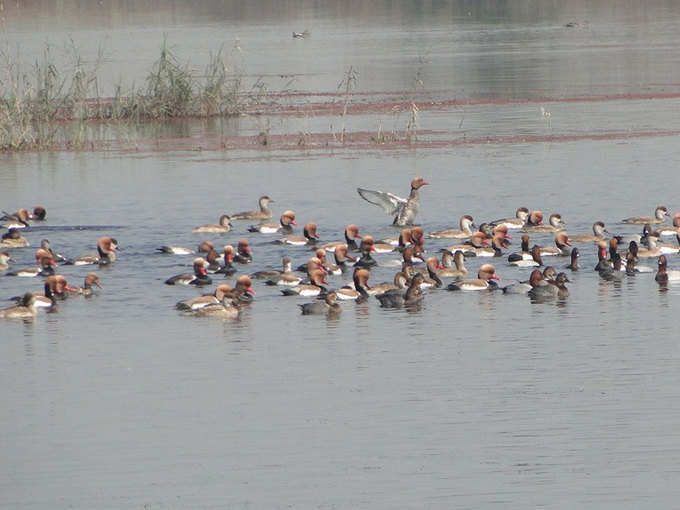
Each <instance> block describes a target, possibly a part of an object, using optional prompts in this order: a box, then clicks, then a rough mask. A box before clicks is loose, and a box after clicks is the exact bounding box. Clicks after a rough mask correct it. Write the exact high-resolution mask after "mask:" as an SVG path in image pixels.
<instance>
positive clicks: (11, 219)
mask: <svg viewBox="0 0 680 510" xmlns="http://www.w3.org/2000/svg"><path fill="white" fill-rule="evenodd" d="M3 214H4V215H3V216H2V218H0V221H2V226H3V227H5V228H26V227H28V226H29V224H28V222H29V221H30V220H32V219H33V215H31V213H30V212H28V210H27V209H19V210H18V211H17V212H15V213H13V214H10V213H7V212H5V211H3Z"/></svg>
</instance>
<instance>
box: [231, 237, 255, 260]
mask: <svg viewBox="0 0 680 510" xmlns="http://www.w3.org/2000/svg"><path fill="white" fill-rule="evenodd" d="M252 261H253V250H251V249H250V244H248V239H241V240H240V241H239V242H238V245H237V246H236V254H235V255H234V262H238V263H239V264H250V263H251V262H252Z"/></svg>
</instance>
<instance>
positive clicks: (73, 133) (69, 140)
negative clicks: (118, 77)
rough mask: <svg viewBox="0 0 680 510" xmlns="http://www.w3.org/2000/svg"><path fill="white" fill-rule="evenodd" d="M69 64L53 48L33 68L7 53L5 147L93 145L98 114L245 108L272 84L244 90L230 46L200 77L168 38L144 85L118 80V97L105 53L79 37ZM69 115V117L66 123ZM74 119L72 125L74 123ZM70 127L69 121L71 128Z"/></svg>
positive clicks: (2, 110) (2, 91)
mask: <svg viewBox="0 0 680 510" xmlns="http://www.w3.org/2000/svg"><path fill="white" fill-rule="evenodd" d="M69 56H70V58H69V63H68V64H67V65H64V66H62V67H59V66H58V65H57V64H56V63H55V62H56V60H57V59H56V58H55V56H54V55H53V49H52V48H51V47H50V46H46V48H45V50H44V52H43V54H42V55H41V57H40V58H38V59H37V60H36V61H35V63H34V64H33V66H31V68H30V69H29V70H28V71H23V70H21V69H20V68H19V65H18V63H17V62H18V61H19V59H18V58H17V57H16V56H14V55H12V54H11V53H10V51H9V48H5V49H4V50H3V51H0V150H1V151H10V150H23V149H44V148H49V147H52V146H54V145H56V144H59V143H65V144H67V145H69V146H78V145H79V144H82V143H86V141H87V140H86V138H87V133H88V131H89V130H88V129H86V127H85V126H83V125H76V126H73V125H72V124H74V123H76V124H77V123H81V124H82V123H85V122H88V121H92V120H104V121H145V120H156V119H167V118H181V117H214V116H226V115H235V114H238V113H240V111H241V110H242V109H243V106H244V105H245V104H246V103H251V102H256V101H258V100H259V95H260V94H261V92H262V90H263V88H264V85H263V84H261V83H256V85H255V87H254V88H253V89H252V90H251V91H250V92H249V93H244V92H243V90H242V89H243V78H242V73H241V72H240V71H239V70H238V69H236V68H235V67H232V66H230V64H229V62H228V59H227V58H225V52H224V48H223V47H222V48H220V49H219V50H218V51H217V52H215V53H211V54H210V57H209V61H208V64H207V65H206V68H205V72H204V73H203V74H201V75H197V74H195V73H192V72H191V71H190V65H189V63H188V62H187V63H182V62H181V61H180V60H179V58H178V57H177V56H176V55H175V54H174V53H173V52H172V51H171V50H170V48H169V47H168V45H167V42H166V41H163V44H162V46H161V49H160V55H159V57H158V59H157V60H156V61H155V62H154V63H153V65H152V66H151V69H150V70H149V72H148V74H147V77H146V79H145V84H144V86H143V87H141V88H138V87H135V86H134V85H130V86H126V85H125V84H123V83H118V84H117V85H116V86H115V87H114V94H113V97H108V98H102V97H100V83H99V78H98V74H99V70H100V67H101V63H102V62H103V57H102V52H101V51H100V52H99V58H97V60H96V61H95V62H94V63H92V64H86V63H85V62H84V61H83V59H82V58H81V56H80V54H79V52H78V50H77V48H76V47H75V45H74V44H73V43H71V46H70V48H69ZM60 121H65V122H60ZM69 124H71V125H69ZM66 125H69V126H68V127H67V126H66Z"/></svg>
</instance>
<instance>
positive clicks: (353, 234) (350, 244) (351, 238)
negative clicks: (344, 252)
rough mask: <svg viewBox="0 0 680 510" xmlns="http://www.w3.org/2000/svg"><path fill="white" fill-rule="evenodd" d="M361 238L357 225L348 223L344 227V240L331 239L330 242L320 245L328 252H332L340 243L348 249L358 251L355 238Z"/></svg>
mask: <svg viewBox="0 0 680 510" xmlns="http://www.w3.org/2000/svg"><path fill="white" fill-rule="evenodd" d="M357 239H361V235H360V234H359V227H358V226H356V225H354V224H350V225H347V226H346V227H345V241H344V242H343V241H333V242H330V243H326V244H324V245H323V246H322V248H323V249H324V250H326V251H328V252H331V253H332V252H334V251H335V249H336V247H338V246H340V245H345V246H347V248H348V249H349V251H358V250H359V246H358V245H357V242H356V240H357Z"/></svg>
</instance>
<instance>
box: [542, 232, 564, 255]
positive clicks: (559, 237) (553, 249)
mask: <svg viewBox="0 0 680 510" xmlns="http://www.w3.org/2000/svg"><path fill="white" fill-rule="evenodd" d="M570 253H571V242H570V241H569V235H567V233H566V232H564V231H560V232H558V233H557V234H556V235H555V246H541V256H543V257H546V256H564V257H566V256H569V254H570Z"/></svg>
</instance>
